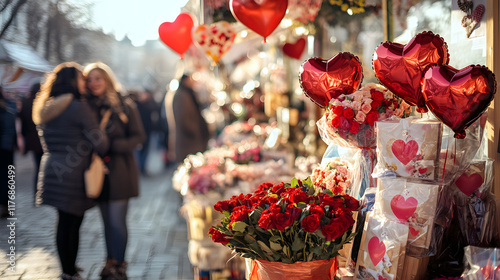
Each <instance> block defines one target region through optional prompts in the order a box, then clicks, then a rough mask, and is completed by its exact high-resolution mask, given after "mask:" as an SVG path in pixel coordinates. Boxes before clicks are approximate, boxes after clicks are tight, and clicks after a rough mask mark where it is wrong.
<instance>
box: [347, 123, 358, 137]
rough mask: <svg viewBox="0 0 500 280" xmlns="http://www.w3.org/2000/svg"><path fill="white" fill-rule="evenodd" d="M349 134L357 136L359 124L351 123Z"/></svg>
mask: <svg viewBox="0 0 500 280" xmlns="http://www.w3.org/2000/svg"><path fill="white" fill-rule="evenodd" d="M349 132H350V133H351V134H358V132H359V123H358V122H357V121H352V122H351V129H350V130H349Z"/></svg>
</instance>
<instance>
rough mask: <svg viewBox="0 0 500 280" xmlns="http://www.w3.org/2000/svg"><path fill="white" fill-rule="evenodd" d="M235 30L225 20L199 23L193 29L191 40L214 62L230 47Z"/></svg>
mask: <svg viewBox="0 0 500 280" xmlns="http://www.w3.org/2000/svg"><path fill="white" fill-rule="evenodd" d="M235 37H236V31H235V30H234V27H233V26H232V25H231V24H230V23H228V22H227V21H219V22H216V23H214V24H212V25H205V24H202V25H199V26H198V27H195V28H194V29H193V41H194V42H195V43H196V44H197V45H198V46H199V47H200V48H201V49H202V50H203V51H204V52H205V54H206V55H207V56H208V57H209V58H210V59H211V60H212V61H213V62H214V64H215V63H217V62H219V60H220V58H221V57H222V56H223V55H224V54H225V53H226V52H227V51H228V50H229V49H230V48H231V46H232V45H233V41H234V38H235Z"/></svg>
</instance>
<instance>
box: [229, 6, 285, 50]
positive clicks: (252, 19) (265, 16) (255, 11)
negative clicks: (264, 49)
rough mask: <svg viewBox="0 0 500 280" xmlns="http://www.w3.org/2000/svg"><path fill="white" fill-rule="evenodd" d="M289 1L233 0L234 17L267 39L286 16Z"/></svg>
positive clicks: (232, 10)
mask: <svg viewBox="0 0 500 280" xmlns="http://www.w3.org/2000/svg"><path fill="white" fill-rule="evenodd" d="M287 6H288V0H231V1H230V2H229V7H231V13H232V14H233V16H234V17H235V18H236V19H237V20H238V21H239V22H241V23H243V24H244V25H245V26H246V27H248V28H250V29H252V30H253V31H255V32H257V34H259V35H261V36H262V37H264V42H265V41H266V37H267V36H269V34H271V33H272V32H273V31H274V29H276V27H278V24H280V22H281V20H282V19H283V17H284V16H285V13H286V8H287Z"/></svg>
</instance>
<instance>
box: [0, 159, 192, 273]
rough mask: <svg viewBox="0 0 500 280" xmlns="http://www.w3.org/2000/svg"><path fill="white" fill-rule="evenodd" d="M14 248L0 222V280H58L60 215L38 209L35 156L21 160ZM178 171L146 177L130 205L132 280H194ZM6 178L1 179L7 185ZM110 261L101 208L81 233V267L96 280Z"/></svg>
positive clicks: (93, 211)
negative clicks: (175, 182) (174, 182)
mask: <svg viewBox="0 0 500 280" xmlns="http://www.w3.org/2000/svg"><path fill="white" fill-rule="evenodd" d="M15 160H16V161H15V167H16V200H15V202H16V217H17V220H16V221H15V231H13V233H15V242H16V243H15V245H14V244H10V245H9V244H8V241H9V239H8V238H9V235H10V234H11V231H10V229H9V227H8V224H9V223H10V222H11V221H8V220H5V219H2V220H0V279H5V280H14V279H22V280H28V279H43V280H53V279H59V275H60V274H61V271H60V267H59V261H58V258H57V252H56V248H55V233H54V230H55V223H56V211H55V209H53V208H52V207H49V206H42V207H34V206H33V183H32V182H33V163H32V160H31V155H28V156H20V155H16V158H15ZM172 172H173V170H169V169H167V170H165V171H162V172H161V173H159V174H157V175H155V176H151V177H143V178H141V195H140V197H139V198H135V199H132V200H131V202H130V208H129V214H128V223H129V243H128V247H127V261H128V262H129V268H128V275H129V279H130V280H139V279H141V280H142V279H144V280H154V279H165V280H171V279H172V280H173V279H178V280H188V279H193V272H192V267H191V264H190V263H189V260H188V257H187V251H188V241H187V229H186V222H185V220H184V219H183V218H182V217H180V216H179V214H178V209H179V207H180V205H181V197H180V195H179V194H178V193H177V192H176V191H175V190H173V189H172V187H171V175H172ZM6 177H7V174H5V175H4V174H0V178H2V180H6V179H5V178H6ZM12 245H14V246H15V261H16V268H15V271H11V270H9V268H10V265H9V263H8V257H9V256H7V254H9V252H10V250H9V249H10V246H12ZM104 260H105V246H104V239H103V231H102V222H101V217H100V214H99V211H98V209H97V208H96V207H94V208H93V209H91V210H89V211H87V212H86V214H85V219H84V221H83V224H82V228H81V233H80V250H79V255H78V262H77V263H78V265H79V266H80V267H82V268H83V270H84V271H83V273H82V275H83V276H84V277H86V278H88V279H89V280H97V279H100V278H99V276H98V275H99V272H100V270H101V268H102V265H103V262H104Z"/></svg>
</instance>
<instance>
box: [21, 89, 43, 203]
mask: <svg viewBox="0 0 500 280" xmlns="http://www.w3.org/2000/svg"><path fill="white" fill-rule="evenodd" d="M39 90H40V82H37V83H34V84H33V85H32V86H31V88H30V91H29V92H28V95H27V96H26V98H24V99H23V100H22V103H21V104H22V105H21V111H19V114H18V117H19V120H20V123H21V134H22V137H23V139H24V150H23V151H21V153H22V154H27V153H28V152H30V151H31V153H32V156H33V163H34V164H35V172H34V174H35V176H34V184H33V185H34V186H33V189H34V192H33V194H34V195H33V197H36V189H37V187H36V185H37V181H38V171H39V170H40V162H41V161H42V155H43V149H42V145H41V144H40V137H39V136H38V131H37V130H36V126H35V123H34V122H33V117H32V115H33V101H34V100H35V97H36V94H37V92H38V91H39Z"/></svg>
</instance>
